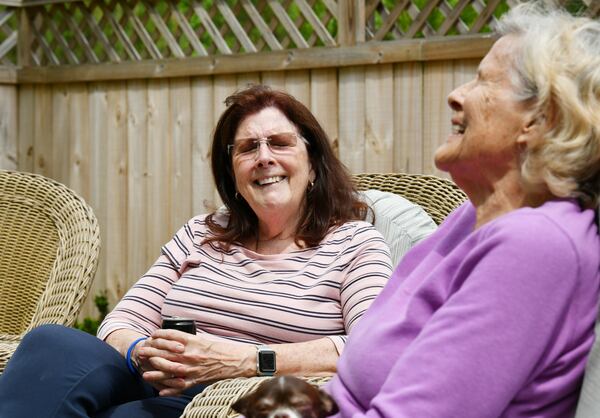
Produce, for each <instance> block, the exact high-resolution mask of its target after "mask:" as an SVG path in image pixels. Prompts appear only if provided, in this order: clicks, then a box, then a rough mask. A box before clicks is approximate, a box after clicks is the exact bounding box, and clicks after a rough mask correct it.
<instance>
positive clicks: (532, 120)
mask: <svg viewBox="0 0 600 418" xmlns="http://www.w3.org/2000/svg"><path fill="white" fill-rule="evenodd" d="M546 129H547V125H546V116H545V115H544V114H539V113H538V114H534V115H531V116H530V117H529V118H528V119H527V120H526V122H525V125H524V126H523V128H522V129H521V133H520V134H519V136H518V138H517V144H518V145H521V146H524V147H531V146H533V145H537V144H538V143H539V142H540V141H541V140H542V138H543V137H544V133H545V131H546Z"/></svg>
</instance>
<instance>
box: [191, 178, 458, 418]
mask: <svg viewBox="0 0 600 418" xmlns="http://www.w3.org/2000/svg"><path fill="white" fill-rule="evenodd" d="M354 179H355V181H356V184H357V187H358V189H359V190H369V189H376V190H381V191H385V192H393V193H396V194H399V195H401V196H403V197H405V198H406V199H408V200H410V201H411V202H413V203H417V204H418V205H420V206H421V207H423V209H425V211H426V212H427V213H428V214H429V215H430V216H431V217H432V218H433V220H434V221H435V222H436V223H437V224H440V223H441V222H442V220H443V219H444V218H445V217H446V216H447V215H448V214H449V213H450V212H452V210H454V209H455V208H456V207H458V206H459V205H460V204H461V203H462V202H464V201H465V199H466V196H465V194H464V193H463V192H462V190H460V189H459V188H458V187H457V186H456V185H455V184H454V183H453V182H452V181H450V180H446V179H442V178H439V177H436V176H432V175H420V174H400V173H394V174H357V175H355V176H354ZM265 379H269V378H268V377H252V378H248V379H246V378H237V379H226V380H222V381H219V382H216V383H214V384H212V385H210V386H209V387H207V388H206V389H205V390H204V391H203V392H202V393H200V394H199V395H197V396H196V397H195V398H194V399H193V400H192V402H190V403H189V404H188V406H187V407H186V408H185V411H184V412H183V415H182V418H231V417H237V416H238V414H237V413H236V412H235V411H233V410H232V409H231V408H230V405H232V404H233V403H234V402H235V401H236V400H238V399H239V398H241V397H242V396H244V395H245V394H246V393H248V392H250V391H252V390H254V389H255V388H256V387H257V386H258V385H259V384H260V383H261V382H262V381H263V380H265ZM307 380H308V381H309V382H310V383H312V384H315V385H321V384H323V383H325V382H327V381H328V380H329V377H315V378H308V379H307Z"/></svg>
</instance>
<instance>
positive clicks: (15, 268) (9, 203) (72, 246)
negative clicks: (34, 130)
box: [0, 170, 100, 338]
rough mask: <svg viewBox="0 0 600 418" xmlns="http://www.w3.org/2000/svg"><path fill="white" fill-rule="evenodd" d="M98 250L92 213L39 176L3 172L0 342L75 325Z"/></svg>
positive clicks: (64, 189) (69, 192) (62, 188)
mask: <svg viewBox="0 0 600 418" xmlns="http://www.w3.org/2000/svg"><path fill="white" fill-rule="evenodd" d="M99 248H100V232H99V227H98V222H97V220H96V217H95V216H94V213H93V212H92V210H91V208H90V207H89V206H88V205H87V204H86V203H85V201H84V200H83V199H82V198H80V197H79V196H77V195H76V194H75V192H73V191H72V190H70V189H68V188H67V187H66V186H64V185H62V184H60V183H58V182H56V181H53V180H50V179H48V178H45V177H43V176H40V175H35V174H29V173H22V172H15V171H4V170H0V301H1V302H0V338H3V337H8V336H11V335H12V336H20V335H22V334H23V333H25V332H27V331H29V330H30V329H32V328H33V327H35V326H37V325H40V324H43V323H54V324H63V325H72V324H73V323H74V321H75V319H76V316H77V314H78V313H79V310H80V308H81V305H82V303H83V301H84V300H85V297H86V296H87V293H88V290H89V288H90V285H91V282H92V278H93V276H94V273H95V270H96V267H97V263H98V253H99Z"/></svg>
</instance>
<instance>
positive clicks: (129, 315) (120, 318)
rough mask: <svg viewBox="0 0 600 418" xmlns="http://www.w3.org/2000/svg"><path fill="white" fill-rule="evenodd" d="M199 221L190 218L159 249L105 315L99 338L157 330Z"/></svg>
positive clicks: (147, 332)
mask: <svg viewBox="0 0 600 418" xmlns="http://www.w3.org/2000/svg"><path fill="white" fill-rule="evenodd" d="M199 222H200V221H199V220H198V219H197V218H193V219H191V220H190V221H189V222H188V223H186V224H185V225H184V226H183V227H182V228H181V229H180V230H179V231H177V233H176V234H175V236H174V237H173V238H172V239H171V241H169V242H167V243H166V244H165V245H164V246H163V247H162V250H161V253H162V254H161V256H160V257H159V258H158V259H157V260H156V262H155V263H154V264H153V265H152V267H150V269H149V270H148V272H147V273H146V274H144V275H143V276H142V277H141V278H140V279H139V280H138V281H137V282H136V283H135V284H134V285H133V286H132V287H131V289H129V290H128V291H127V293H126V294H125V296H123V298H122V299H121V300H120V301H119V302H118V303H117V305H116V306H115V308H114V309H113V310H112V311H111V312H110V313H109V314H108V315H107V316H106V318H105V319H104V321H103V322H102V324H101V325H100V327H99V329H98V338H100V339H103V340H104V339H106V337H108V335H109V334H110V333H111V332H113V331H116V330H119V329H129V330H133V331H137V332H139V333H141V334H144V335H150V334H151V333H152V332H153V331H154V330H156V329H158V328H160V326H161V323H162V315H161V311H162V306H163V303H164V300H165V297H166V296H167V293H168V292H169V291H170V290H171V287H172V286H173V283H175V282H176V281H177V280H178V279H179V277H180V276H181V274H182V272H183V270H184V269H185V267H186V260H187V259H188V258H189V255H190V254H191V253H192V251H193V247H194V231H195V229H197V225H198V223H199Z"/></svg>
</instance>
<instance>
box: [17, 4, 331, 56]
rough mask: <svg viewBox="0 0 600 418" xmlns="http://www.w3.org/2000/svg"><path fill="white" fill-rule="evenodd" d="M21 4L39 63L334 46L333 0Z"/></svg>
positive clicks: (33, 51)
mask: <svg viewBox="0 0 600 418" xmlns="http://www.w3.org/2000/svg"><path fill="white" fill-rule="evenodd" d="M26 10H27V16H28V19H29V21H30V24H31V28H32V44H31V51H32V56H31V58H32V62H33V64H34V65H39V66H43V65H65V64H83V63H99V62H121V61H140V60H145V59H163V58H187V57H195V56H207V55H213V54H237V53H244V52H261V51H274V50H281V49H289V48H311V47H318V46H335V45H336V41H335V36H336V31H337V1H336V0H262V1H257V0H85V1H82V2H73V3H64V4H47V5H44V6H38V7H29V8H27V9H26Z"/></svg>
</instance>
